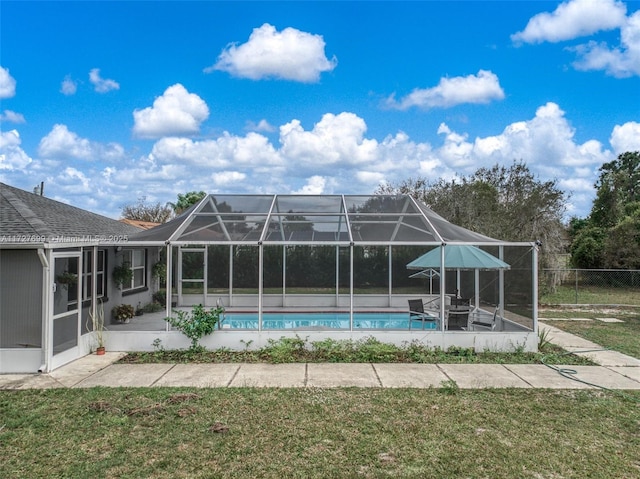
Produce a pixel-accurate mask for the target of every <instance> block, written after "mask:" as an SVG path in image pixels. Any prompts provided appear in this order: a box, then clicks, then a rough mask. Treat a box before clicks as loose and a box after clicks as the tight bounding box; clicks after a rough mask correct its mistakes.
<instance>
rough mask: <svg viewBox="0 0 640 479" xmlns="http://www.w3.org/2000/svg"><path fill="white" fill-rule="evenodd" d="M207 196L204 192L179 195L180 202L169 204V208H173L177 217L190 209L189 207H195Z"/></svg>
mask: <svg viewBox="0 0 640 479" xmlns="http://www.w3.org/2000/svg"><path fill="white" fill-rule="evenodd" d="M205 196H207V194H206V193H205V192H204V191H189V192H188V193H185V194H182V193H178V201H176V202H175V203H169V206H171V208H173V212H174V213H175V214H176V216H177V215H179V214H180V213H182V212H183V211H184V210H186V209H189V207H191V206H193V205H195V204H196V203H197V202H198V201H200V200H201V199H202V198H204V197H205Z"/></svg>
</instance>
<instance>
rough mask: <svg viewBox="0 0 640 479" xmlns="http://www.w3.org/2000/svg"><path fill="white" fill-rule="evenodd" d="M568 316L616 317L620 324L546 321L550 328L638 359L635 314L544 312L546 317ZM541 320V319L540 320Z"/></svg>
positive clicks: (639, 327) (639, 324) (639, 325)
mask: <svg viewBox="0 0 640 479" xmlns="http://www.w3.org/2000/svg"><path fill="white" fill-rule="evenodd" d="M568 314H570V315H571V316H574V317H581V318H594V317H600V318H602V317H617V318H619V319H621V320H622V321H623V322H622V323H605V322H603V321H597V320H593V321H548V320H544V319H543V321H545V323H547V324H549V325H550V326H555V327H556V328H559V329H562V330H563V331H566V332H568V333H571V334H575V335H576V336H580V337H582V338H585V339H588V340H589V341H593V342H594V343H596V344H599V345H600V346H602V347H604V348H608V349H612V350H614V351H618V352H620V353H624V354H628V355H629V356H633V357H634V358H638V359H640V315H638V314H637V313H636V314H615V313H614V314H611V313H610V312H609V313H608V314H606V315H603V314H602V313H593V312H586V313H585V312H573V313H567V312H564V313H561V314H558V313H554V312H548V311H547V312H545V315H546V316H547V317H562V316H567V315H568ZM541 319H542V318H541Z"/></svg>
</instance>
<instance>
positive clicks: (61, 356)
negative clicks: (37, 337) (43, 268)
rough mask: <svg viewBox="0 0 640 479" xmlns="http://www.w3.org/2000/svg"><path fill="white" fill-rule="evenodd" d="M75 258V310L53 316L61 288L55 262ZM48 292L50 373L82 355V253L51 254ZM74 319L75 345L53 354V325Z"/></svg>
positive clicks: (47, 348) (48, 363) (48, 367)
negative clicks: (60, 321) (76, 280)
mask: <svg viewBox="0 0 640 479" xmlns="http://www.w3.org/2000/svg"><path fill="white" fill-rule="evenodd" d="M69 258H77V260H78V272H77V274H78V283H77V284H78V286H77V288H78V292H77V302H76V309H75V310H72V311H65V312H63V313H59V314H55V307H54V301H55V297H56V290H57V288H62V287H63V286H62V285H60V284H57V283H56V260H58V259H69ZM47 287H48V288H50V289H49V291H50V294H49V315H48V318H47V322H48V328H47V329H48V334H47V337H46V364H47V370H48V371H51V370H53V369H55V368H58V367H60V366H62V365H64V364H67V363H69V362H71V361H73V360H74V359H77V358H79V357H81V356H82V355H83V348H81V341H82V339H81V327H82V325H81V319H82V251H80V250H78V251H61V252H53V253H52V254H51V267H50V275H49V283H48V285H47ZM72 316H75V317H76V344H75V346H72V347H70V348H67V349H65V350H64V351H61V352H59V353H57V354H54V353H53V335H54V323H55V321H56V320H58V319H62V318H64V317H72Z"/></svg>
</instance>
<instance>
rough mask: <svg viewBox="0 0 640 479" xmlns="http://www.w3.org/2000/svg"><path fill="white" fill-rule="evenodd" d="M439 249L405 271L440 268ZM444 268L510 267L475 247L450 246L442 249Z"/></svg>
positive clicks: (430, 252)
mask: <svg viewBox="0 0 640 479" xmlns="http://www.w3.org/2000/svg"><path fill="white" fill-rule="evenodd" d="M440 248H442V246H438V247H437V248H434V249H432V250H431V251H429V252H428V253H425V254H423V255H422V256H420V257H419V258H416V259H414V260H413V261H412V262H411V263H409V264H407V269H419V270H425V269H427V268H440V264H441V259H440V257H441V253H440ZM444 267H445V268H446V269H467V270H468V269H509V268H510V266H509V265H508V264H507V263H505V262H504V261H502V260H501V259H499V258H496V257H495V256H493V255H491V254H489V253H487V252H486V251H483V250H481V249H480V248H478V247H477V246H471V245H457V244H455V245H454V244H450V245H446V246H445V247H444Z"/></svg>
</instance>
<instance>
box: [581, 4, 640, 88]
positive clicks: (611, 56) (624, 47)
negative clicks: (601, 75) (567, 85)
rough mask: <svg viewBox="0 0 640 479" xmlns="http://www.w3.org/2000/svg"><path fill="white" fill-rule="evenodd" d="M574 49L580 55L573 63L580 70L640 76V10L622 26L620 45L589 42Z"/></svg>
mask: <svg viewBox="0 0 640 479" xmlns="http://www.w3.org/2000/svg"><path fill="white" fill-rule="evenodd" d="M573 50H575V51H576V52H577V53H578V55H579V56H580V58H579V59H578V60H577V61H576V62H574V64H573V65H574V67H575V68H576V69H578V70H604V71H606V72H607V74H609V75H612V76H614V77H617V78H625V77H630V76H633V75H639V76H640V11H637V12H636V13H634V14H633V15H632V16H630V17H628V18H627V19H626V21H625V22H624V23H623V25H622V26H621V28H620V46H619V47H614V48H610V47H609V46H608V45H607V44H606V43H596V42H589V43H587V44H586V45H579V46H577V47H575V48H574V49H573Z"/></svg>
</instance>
